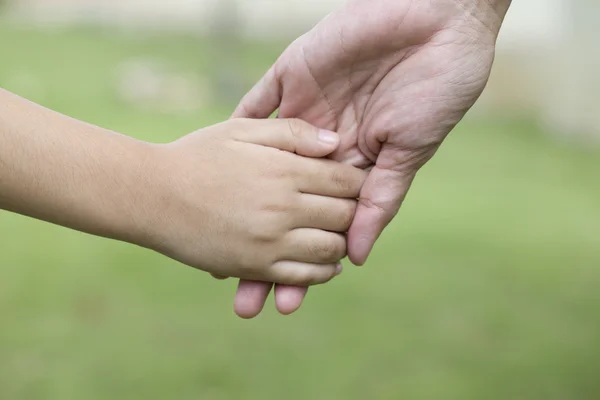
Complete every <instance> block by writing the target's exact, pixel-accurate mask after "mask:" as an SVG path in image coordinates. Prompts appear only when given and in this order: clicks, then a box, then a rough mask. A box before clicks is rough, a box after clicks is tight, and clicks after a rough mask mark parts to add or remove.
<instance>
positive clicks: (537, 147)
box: [0, 21, 600, 400]
mask: <svg viewBox="0 0 600 400" xmlns="http://www.w3.org/2000/svg"><path fill="white" fill-rule="evenodd" d="M284 47H285V43H279V44H278V43H260V42H245V43H244V44H243V46H242V47H241V48H240V49H239V52H238V53H237V54H236V59H237V60H238V64H237V65H238V68H239V70H238V74H240V77H241V78H240V81H241V82H242V83H241V84H240V85H242V86H244V88H247V87H248V86H249V85H250V84H251V83H252V81H254V80H256V79H258V78H259V77H260V76H261V74H262V72H263V71H264V70H266V68H267V67H268V66H269V65H270V64H271V63H272V62H273V61H274V59H275V58H276V56H277V55H278V54H279V53H280V52H281V51H282V50H283V48H284ZM215 48H216V47H215V46H214V45H213V44H211V42H210V40H208V39H205V40H201V39H198V38H196V37H192V36H185V35H175V34H173V35H166V34H161V35H155V36H153V35H151V34H147V35H143V36H139V35H130V34H127V33H122V32H121V33H119V32H112V33H111V32H110V31H106V30H95V29H91V28H77V29H53V30H48V29H43V30H42V29H39V28H35V29H34V28H26V27H24V26H17V25H16V24H12V23H8V22H6V21H2V22H1V24H0V50H1V52H0V57H1V61H0V86H1V87H4V88H6V89H8V90H12V91H14V92H16V93H18V94H21V95H23V96H25V97H28V98H30V99H31V100H34V101H38V102H40V103H42V104H43V105H45V106H48V107H50V108H52V109H55V110H57V111H60V112H63V113H66V114H68V115H71V116H73V117H76V118H80V119H83V120H85V121H88V122H91V123H95V124H99V125H101V126H104V127H107V128H111V129H114V130H116V131H119V132H122V133H125V134H128V135H131V136H135V137H138V138H142V139H146V140H149V141H156V142H164V141H168V140H172V139H175V138H177V137H180V136H182V135H184V134H186V133H188V132H191V131H193V130H196V129H198V128H201V127H203V126H206V125H209V124H213V123H216V122H219V121H221V120H223V119H225V118H227V116H228V114H229V113H230V112H231V111H232V109H233V107H234V105H235V104H234V103H233V102H231V103H228V102H227V101H224V100H222V99H223V98H225V99H227V98H229V97H232V96H222V95H223V93H219V89H215V87H214V85H212V84H211V83H212V82H214V81H219V80H222V77H220V76H219V74H221V73H222V71H221V70H220V68H219V65H218V63H216V62H215V59H218V57H219V55H218V54H216V53H215ZM179 84H180V85H179ZM173 87H178V88H179V89H177V90H173V89H172V88H173ZM190 87H192V88H195V90H192V89H189V88H190ZM140 88H142V89H143V90H141V89H140ZM138 89H140V90H141V91H140V92H138ZM188 89H189V90H188ZM223 90H226V91H231V92H232V93H233V94H237V91H238V90H239V88H236V87H233V88H225V89H223ZM184 104H192V105H194V107H188V108H186V107H184V106H183V105H184ZM599 179H600V157H599V156H598V153H597V152H594V151H593V150H589V149H585V148H581V147H579V148H576V147H573V146H571V147H567V146H565V145H564V144H563V145H561V144H559V143H556V141H552V140H551V138H549V137H548V136H547V135H545V134H544V133H543V132H541V131H540V130H539V129H537V128H536V125H535V124H533V123H531V122H529V121H528V120H527V119H519V120H507V119H506V118H504V119H499V118H489V119H484V120H481V119H474V118H471V119H469V120H468V121H467V122H465V123H463V124H462V125H461V126H460V127H459V128H458V129H457V130H456V131H455V132H454V133H453V134H452V135H451V137H450V139H449V140H448V141H447V143H446V144H445V145H444V146H443V148H442V150H441V151H440V153H439V155H438V156H437V157H436V158H435V159H434V160H433V161H432V162H431V163H430V164H429V165H427V166H426V167H425V168H424V170H423V171H422V173H421V174H420V176H419V178H418V179H417V180H416V183H415V185H414V187H413V189H412V191H411V193H410V195H409V197H408V199H407V201H406V204H405V206H404V207H403V209H402V211H401V213H400V215H399V216H398V218H397V219H396V221H395V222H394V223H393V225H392V226H391V227H390V228H389V229H388V230H387V231H386V233H385V235H384V236H383V237H382V238H381V240H380V242H379V243H378V245H377V247H376V249H375V252H374V253H373V256H372V258H371V259H370V260H369V263H368V265H367V266H366V267H364V268H362V269H358V268H354V267H349V266H347V268H346V271H345V273H344V274H343V275H342V276H341V277H340V278H338V279H336V280H335V281H334V282H332V283H331V284H329V285H327V286H323V287H318V288H314V289H312V290H311V292H310V296H309V297H308V298H307V300H306V303H305V305H304V307H303V309H302V310H301V311H300V312H299V313H298V314H295V315H294V316H292V317H281V316H279V315H277V314H276V313H275V311H274V309H273V306H272V303H269V305H268V306H267V308H266V311H265V312H264V313H263V315H261V316H260V317H259V318H257V319H255V320H252V321H243V320H240V319H238V318H236V317H235V315H234V314H233V312H232V297H233V293H234V290H235V282H234V281H228V282H218V281H215V280H213V279H211V278H210V277H209V276H207V274H204V273H202V272H199V271H195V270H192V269H190V268H186V267H183V266H181V265H179V264H177V263H175V262H172V261H170V260H168V259H166V258H164V257H162V256H159V255H157V254H154V253H152V252H149V251H146V250H143V249H139V248H136V247H133V246H130V245H126V244H121V243H117V242H112V241H108V240H104V239H99V238H94V237H90V236H87V235H84V234H80V233H77V232H71V231H68V230H66V229H62V228H59V227H55V226H51V225H49V224H45V223H41V222H37V221H32V220H28V219H26V218H23V217H20V216H16V215H11V214H8V213H0V237H1V240H0V315H1V318H2V319H1V321H2V325H1V328H0V399H2V400H12V399H19V400H21V399H22V400H26V399H32V400H33V399H36V400H37V399H44V400H45V399H52V400H54V399H56V400H70V399H77V400H81V399H86V400H94V399H107V398H111V399H214V400H220V399H290V400H295V399H444V400H446V399H457V400H459V399H460V400H465V399H503V400H508V399H515V400H516V399H523V400H532V399H544V400H552V399H556V400H564V399H581V400H584V399H590V400H591V399H598V398H600V380H599V377H600V311H599V307H600V268H599V267H598V266H599V265H600V185H598V181H599Z"/></svg>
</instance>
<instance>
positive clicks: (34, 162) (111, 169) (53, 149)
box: [0, 89, 149, 240]
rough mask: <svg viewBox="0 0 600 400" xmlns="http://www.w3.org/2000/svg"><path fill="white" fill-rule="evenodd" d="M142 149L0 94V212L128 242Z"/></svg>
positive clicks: (134, 214) (139, 188)
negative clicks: (20, 215)
mask: <svg viewBox="0 0 600 400" xmlns="http://www.w3.org/2000/svg"><path fill="white" fill-rule="evenodd" d="M148 146H149V145H147V144H145V143H142V142H139V141H136V140H134V139H132V138H129V137H126V136H122V135H119V134H116V133H113V132H110V131H107V130H105V129H102V128H98V127H96V126H92V125H89V124H86V123H83V122H80V121H77V120H74V119H71V118H69V117H66V116H64V115H61V114H58V113H55V112H53V111H50V110H48V109H45V108H43V107H41V106H38V105H36V104H33V103H31V102H29V101H27V100H25V99H22V98H20V97H18V96H15V95H13V94H11V93H9V92H6V91H4V90H2V89H0V208H1V209H5V210H9V211H13V212H16V213H20V214H24V215H28V216H31V217H34V218H38V219H42V220H45V221H48V222H52V223H56V224H59V225H63V226H66V227H69V228H73V229H77V230H81V231H84V232H88V233H92V234H96V235H101V236H106V237H110V238H115V239H120V240H130V239H131V238H130V235H132V234H134V232H135V231H136V229H137V227H138V226H139V225H140V221H139V220H138V219H139V218H138V215H139V213H138V212H137V211H136V208H137V207H141V206H142V204H143V202H142V201H141V200H142V199H143V187H144V182H143V179H141V176H142V174H141V171H142V170H143V166H144V162H145V154H146V151H145V148H146V147H148Z"/></svg>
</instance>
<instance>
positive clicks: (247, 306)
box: [234, 279, 273, 319]
mask: <svg viewBox="0 0 600 400" xmlns="http://www.w3.org/2000/svg"><path fill="white" fill-rule="evenodd" d="M272 287H273V284H272V283H267V282H257V281H249V280H245V279H240V282H239V284H238V288H237V291H236V293H235V299H234V310H235V313H236V314H237V315H238V316H239V317H241V318H244V319H250V318H254V317H256V316H257V315H258V314H260V312H261V311H262V309H263V308H264V306H265V302H266V301H267V298H268V297H269V293H270V292H271V288H272Z"/></svg>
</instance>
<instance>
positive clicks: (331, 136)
mask: <svg viewBox="0 0 600 400" xmlns="http://www.w3.org/2000/svg"><path fill="white" fill-rule="evenodd" d="M319 140H320V141H322V142H324V143H327V144H336V143H338V142H339V141H340V135H338V134H337V133H335V132H332V131H327V130H325V129H319Z"/></svg>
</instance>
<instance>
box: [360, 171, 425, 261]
mask: <svg viewBox="0 0 600 400" xmlns="http://www.w3.org/2000/svg"><path fill="white" fill-rule="evenodd" d="M413 178H414V175H412V174H407V173H404V172H398V171H394V170H390V169H381V168H378V167H374V168H373V169H372V170H371V172H370V173H369V175H368V176H367V180H366V181H365V184H364V186H363V188H362V190H361V193H360V199H359V202H358V206H357V208H356V214H355V216H354V221H352V225H351V226H350V229H349V230H348V256H349V257H350V261H352V262H353V263H354V264H355V265H364V263H365V262H366V261H367V258H368V257H369V254H370V253H371V251H372V249H373V246H374V244H375V242H376V241H377V239H378V238H379V236H380V235H381V233H382V232H383V230H384V229H385V227H386V226H387V225H388V224H389V223H390V222H391V221H392V219H394V217H395V216H396V214H397V213H398V210H399V209H400V206H401V205H402V202H403V201H404V198H405V197H406V193H407V192H408V189H409V188H410V185H411V183H412V181H413Z"/></svg>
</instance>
